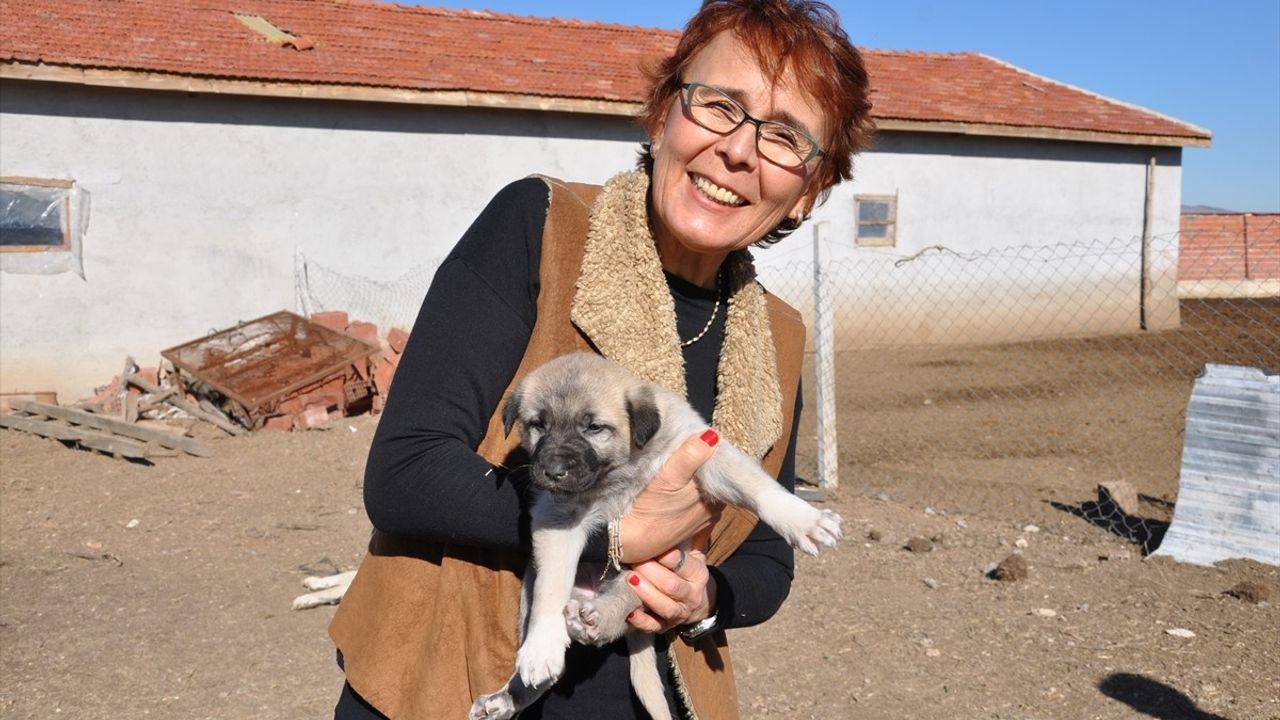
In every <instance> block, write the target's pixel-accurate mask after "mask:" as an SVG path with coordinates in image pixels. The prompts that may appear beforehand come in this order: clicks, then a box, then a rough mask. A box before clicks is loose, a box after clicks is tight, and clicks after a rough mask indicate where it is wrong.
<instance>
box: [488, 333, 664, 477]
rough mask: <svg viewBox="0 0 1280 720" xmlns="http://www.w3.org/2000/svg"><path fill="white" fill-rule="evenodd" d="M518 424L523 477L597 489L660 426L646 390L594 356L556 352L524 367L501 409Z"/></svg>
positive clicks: (510, 423)
mask: <svg viewBox="0 0 1280 720" xmlns="http://www.w3.org/2000/svg"><path fill="white" fill-rule="evenodd" d="M502 420H503V425H504V427H505V428H506V432H507V433H508V434H510V432H511V430H512V429H513V428H515V427H517V426H518V427H519V429H520V442H521V444H522V445H523V446H524V448H525V450H526V451H528V453H529V459H530V468H529V472H530V479H531V480H532V481H533V482H534V484H536V485H537V486H538V487H541V488H543V489H545V490H549V491H551V492H557V493H575V492H582V491H584V490H589V489H595V488H601V489H603V486H604V485H605V484H607V481H608V477H609V473H610V471H611V470H613V469H615V468H617V467H618V466H620V465H623V464H625V463H626V462H627V461H628V460H629V459H630V458H631V455H632V453H633V452H634V451H636V450H639V449H641V448H643V447H644V446H645V444H646V443H648V442H649V440H651V439H652V438H653V436H654V434H656V433H657V432H658V428H659V427H661V423H662V421H661V418H660V417H659V413H658V409H657V405H656V404H655V403H654V396H653V392H652V390H650V389H649V388H648V387H647V386H645V385H643V384H642V383H640V381H638V380H636V379H635V378H634V377H633V376H632V375H631V374H630V373H628V372H627V371H625V370H623V369H622V368H621V367H619V366H618V365H616V364H614V363H612V362H609V361H608V360H605V359H604V358H601V357H599V356H597V355H591V354H588V353H578V354H574V355H566V356H563V357H559V358H556V359H555V360H552V361H551V362H549V363H547V364H545V365H543V366H541V367H539V368H538V369H536V370H534V371H533V372H531V373H529V375H527V376H526V377H525V378H524V379H523V380H522V381H521V382H520V384H519V385H518V386H516V389H515V391H514V392H513V393H512V394H511V397H510V398H509V399H508V400H507V404H506V405H505V406H504V407H503V410H502Z"/></svg>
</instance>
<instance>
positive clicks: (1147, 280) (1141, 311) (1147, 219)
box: [1138, 153, 1156, 330]
mask: <svg viewBox="0 0 1280 720" xmlns="http://www.w3.org/2000/svg"><path fill="white" fill-rule="evenodd" d="M1155 187H1156V155H1155V153H1152V154H1151V158H1150V159H1149V160H1148V161H1147V192H1146V196H1145V198H1144V200H1143V202H1142V250H1141V255H1140V262H1141V264H1142V266H1141V268H1140V269H1139V270H1138V273H1139V278H1138V284H1139V293H1140V294H1139V295H1138V329H1140V330H1147V329H1148V326H1149V325H1150V323H1149V322H1148V320H1149V319H1150V318H1149V316H1150V314H1151V282H1152V281H1151V226H1152V224H1153V223H1154V222H1155V218H1154V217H1153V212H1154V211H1153V210H1152V207H1153V205H1154V203H1155V194H1156V192H1155Z"/></svg>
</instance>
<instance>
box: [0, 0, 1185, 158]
mask: <svg viewBox="0 0 1280 720" xmlns="http://www.w3.org/2000/svg"><path fill="white" fill-rule="evenodd" d="M236 13H241V14H246V15H257V16H260V17H262V18H265V19H266V20H267V21H269V22H270V23H271V24H273V25H275V26H276V27H278V28H280V29H282V30H284V31H287V32H288V33H290V34H291V35H294V36H296V37H297V38H299V39H300V40H305V41H306V43H314V45H313V46H311V47H310V48H309V49H306V51H305V52H301V51H300V48H295V47H288V46H281V45H279V44H275V43H272V42H270V41H268V40H267V39H266V38H264V37H263V36H261V35H259V34H258V33H255V32H254V31H252V30H250V29H249V28H247V27H245V26H244V25H243V24H241V23H240V22H239V21H237V20H236V18H235V14H236ZM677 37H678V33H677V32H675V31H670V30H659V29H653V28H641V27H630V26H623V25H609V24H604V23H596V22H585V21H580V20H561V19H545V18H532V17H520V16H514V15H504V14H499V13H493V12H477V11H470V10H448V9H441V8H428V7H418V6H404V5H396V4H392V3H380V2H362V1H357V0H203V1H202V2H200V3H189V2H173V0H0V63H11V64H12V63H27V64H34V63H44V64H46V65H56V66H70V67H79V68H99V69H109V70H129V71H138V72H150V73H161V74H170V75H189V76H195V77H202V78H212V79H228V80H232V79H235V80H253V81H260V82H275V83H306V84H335V85H361V86H373V87H387V88H396V89H409V90H469V91H479V92H494V93H519V94H524V95H543V96H550V97H562V98H574V99H587V100H609V101H620V102H640V101H642V100H643V97H644V90H645V85H646V80H645V77H644V74H643V73H642V72H641V71H640V68H641V67H642V65H643V64H645V63H649V62H652V61H655V60H657V59H660V58H662V57H664V56H665V55H667V54H669V53H670V52H671V50H672V49H673V48H674V46H675V42H676V39H677ZM306 43H304V44H306ZM864 53H865V57H866V61H867V67H868V71H869V73H870V76H871V81H872V88H873V89H872V101H873V103H874V110H873V115H874V116H875V117H876V118H877V119H880V120H887V119H893V120H907V121H917V122H955V123H981V124H992V125H1009V126H1020V127H1028V128H1055V129H1063V130H1076V131H1085V132H1103V133H1121V134H1135V135H1154V136H1166V137H1172V138H1190V139H1200V140H1205V139H1208V138H1209V137H1210V134H1209V132H1208V131H1206V130H1203V129H1201V128H1198V127H1195V126H1193V125H1190V124H1187V123H1184V122H1181V121H1178V120H1175V119H1173V118H1169V117H1166V116H1163V115H1160V114H1158V113H1155V112H1152V111H1150V110H1145V109H1143V108H1139V107H1135V106H1132V105H1128V104H1125V103H1121V102H1118V101H1115V100H1110V99H1108V98H1104V97H1101V96H1099V95H1096V94H1093V93H1089V92H1087V91H1084V90H1081V89H1078V88H1074V87H1071V86H1069V85H1065V84H1062V83H1058V82H1056V81H1053V80H1050V79H1048V78H1044V77H1041V76H1038V75H1035V74H1033V73H1030V72H1027V71H1025V70H1022V69H1019V68H1016V67H1013V66H1011V65H1008V64H1006V63H1003V62H1000V61H999V60H996V59H994V58H990V57H987V56H985V55H981V54H978V53H924V52H902V51H889V50H864Z"/></svg>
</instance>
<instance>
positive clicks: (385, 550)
mask: <svg viewBox="0 0 1280 720" xmlns="http://www.w3.org/2000/svg"><path fill="white" fill-rule="evenodd" d="M640 175H642V174H640ZM546 182H547V183H548V185H549V187H550V194H551V199H550V206H549V208H548V210H547V218H546V223H545V225H544V229H543V240H542V260H541V266H540V277H541V291H540V294H539V296H538V300H537V320H536V322H535V325H534V328H533V332H532V336H531V338H530V341H529V345H528V348H527V350H526V352H525V355H524V358H523V359H522V361H521V363H520V365H519V369H518V370H517V372H516V375H515V377H513V378H512V379H511V383H510V384H509V385H508V387H507V393H510V391H511V389H512V388H513V387H514V386H515V385H516V384H517V383H518V382H519V381H520V379H521V378H523V377H524V375H525V374H527V373H528V372H529V371H530V370H532V369H533V368H535V367H537V366H539V365H540V364H542V363H544V362H546V361H548V360H550V359H552V358H554V357H556V356H558V355H562V354H564V353H568V352H573V351H578V350H589V351H593V352H600V353H602V354H604V355H605V356H607V357H610V359H613V360H617V361H619V362H622V363H623V364H624V365H627V366H628V367H630V368H631V369H632V371H633V372H636V373H637V374H638V375H640V376H641V377H642V378H645V379H647V380H650V381H651V382H659V383H662V384H665V385H667V386H672V385H675V386H677V388H676V389H677V390H678V391H679V392H680V393H681V394H683V392H684V386H683V366H682V361H681V360H675V361H673V360H672V359H671V356H670V351H669V350H666V349H663V350H661V351H658V352H655V351H653V350H652V347H653V346H655V345H658V344H660V342H661V341H664V340H669V339H670V338H674V337H675V336H674V332H675V326H674V306H673V305H671V299H670V294H669V292H668V291H667V290H666V286H665V281H663V279H662V275H661V270H660V267H657V268H656V271H657V274H656V276H654V275H653V273H652V272H647V273H646V272H637V271H636V268H635V267H634V266H632V265H628V264H627V263H635V262H639V263H643V264H645V265H646V266H647V265H650V264H653V263H655V262H656V251H654V252H653V254H652V257H649V251H648V249H645V248H644V247H643V245H644V239H643V238H641V239H640V240H639V241H637V242H628V243H625V244H626V245H628V246H629V245H639V246H641V247H640V250H639V252H640V253H641V254H643V255H644V257H642V258H639V259H636V258H632V257H627V256H625V254H626V252H632V250H634V248H633V249H632V250H626V251H625V252H624V253H623V254H622V255H619V253H618V252H617V251H616V250H617V247H618V244H617V243H616V242H615V240H616V238H615V237H614V236H615V235H617V231H618V228H619V227H621V226H624V225H625V226H626V227H629V228H635V227H644V228H646V229H645V233H647V221H646V219H645V218H644V217H642V216H637V214H638V213H640V212H642V211H641V209H640V207H642V206H643V203H644V195H645V193H646V191H647V178H644V177H642V176H638V174H637V173H626V174H624V175H622V176H619V178H615V179H614V180H611V181H610V184H609V185H608V186H606V188H605V189H604V193H602V192H601V190H602V189H601V188H600V187H598V186H590V185H580V184H570V183H563V182H560V181H558V180H553V179H546ZM602 195H603V196H604V197H601V196H602ZM624 195H625V196H627V197H624ZM598 198H599V199H600V200H601V201H600V202H596V201H597V199H598ZM610 198H612V199H610ZM605 201H608V202H605ZM593 202H594V203H595V206H596V207H595V208H594V209H593ZM610 205H611V206H612V208H611V207H610ZM638 206H639V207H638ZM618 213H621V215H618ZM637 223H638V224H639V225H637ZM611 247H612V248H613V249H610V248H611ZM649 247H650V248H651V247H652V244H651V242H650V245H649ZM735 255H737V254H735ZM743 255H745V253H743ZM731 257H733V256H731ZM738 267H739V270H737V271H734V272H736V276H733V274H732V273H727V275H730V276H731V277H730V280H729V282H730V287H729V292H730V301H729V311H728V318H727V320H726V323H727V326H726V338H725V345H724V347H723V348H722V354H721V361H720V364H721V368H720V370H719V371H718V375H719V386H720V388H721V392H720V397H718V399H717V407H716V413H715V420H714V421H713V425H715V427H716V428H717V429H718V430H720V432H721V434H722V435H724V436H725V437H727V438H728V439H730V440H731V441H733V442H734V443H735V444H737V445H738V446H739V447H740V448H742V449H743V450H744V451H747V452H749V453H750V452H754V453H755V454H756V455H757V456H758V457H762V458H763V459H762V462H763V464H764V466H765V468H766V469H767V470H768V471H769V472H770V474H772V475H775V476H776V475H777V473H778V470H779V468H780V466H781V463H782V459H783V456H784V455H785V453H786V449H787V447H786V445H787V441H788V439H789V438H790V435H791V424H792V422H793V420H794V418H793V417H792V414H793V409H794V405H793V400H794V398H795V393H796V389H797V384H798V382H799V378H800V371H801V364H802V360H803V353H804V341H805V334H804V333H805V331H804V325H803V323H802V321H801V319H800V317H799V315H798V314H797V313H796V312H795V310H793V309H792V308H790V307H788V306H787V305H786V304H785V303H783V302H782V301H780V300H778V299H776V298H775V297H773V296H771V295H767V294H766V293H764V292H763V291H762V289H761V288H760V286H759V285H758V284H757V283H755V282H754V279H753V274H752V273H751V271H750V260H749V256H746V260H745V265H744V264H742V263H739V266H738ZM632 275H647V276H648V277H647V279H646V280H645V282H642V283H639V285H638V286H636V287H628V286H627V285H626V281H623V282H622V283H621V285H620V284H619V280H618V278H619V277H630V276H632ZM654 277H656V282H660V283H662V285H661V287H660V288H658V286H656V285H654V282H655V281H654ZM735 277H736V279H735ZM606 278H607V279H608V281H607V282H600V281H601V280H604V279H606ZM602 286H603V287H602ZM735 290H740V291H741V292H740V293H739V292H735ZM653 293H656V294H655V295H653V297H650V294H653ZM663 298H665V304H664V302H663V301H662V299H663ZM637 300H639V301H640V303H639V307H641V310H640V313H639V314H640V315H642V316H643V315H649V316H650V317H631V316H630V315H633V314H635V312H636V307H637ZM735 303H736V305H735ZM650 307H656V308H657V309H656V310H655V311H653V312H649V310H648V308H650ZM668 310H669V314H670V318H669V325H670V327H669V328H668V327H667V325H668V319H667V317H666V316H667V314H668ZM619 314H623V315H626V316H627V317H624V318H622V320H623V321H624V322H619V318H617V317H616V316H617V315H619ZM649 326H652V327H649ZM735 327H736V328H738V330H736V331H735V330H734V328H735ZM624 330H625V331H626V332H625V333H624V332H623V331H624ZM668 335H669V336H670V338H669V337H668ZM751 335H754V337H750V336H751ZM635 338H640V339H641V341H642V342H637V341H636V340H635ZM670 348H673V349H674V350H675V353H676V354H677V355H678V353H679V350H678V340H677V341H676V342H674V343H670ZM664 353H665V355H664ZM730 357H733V358H741V360H740V361H738V360H735V361H733V362H730V361H729V360H728V359H729V358H730ZM673 362H675V363H676V365H675V367H674V370H673V369H672V363H673ZM676 372H678V373H679V376H678V377H677V376H676V375H675V373H676ZM726 390H727V392H726ZM504 397H505V395H504ZM761 398H764V399H765V404H766V405H767V406H762V405H761V403H760V399H761ZM722 415H723V416H724V417H725V418H726V420H725V423H724V424H725V425H726V427H721V416H722ZM500 416H501V404H500V405H499V407H498V408H495V410H494V412H493V415H492V417H491V418H490V420H489V427H488V431H487V432H486V434H485V436H484V439H483V441H482V442H481V443H480V446H479V447H478V448H477V450H476V452H477V453H479V454H480V455H481V456H483V457H484V458H485V459H486V460H488V461H489V462H490V463H492V464H494V465H500V464H504V462H505V461H506V459H507V457H508V456H509V455H510V454H511V453H512V452H513V451H514V450H516V448H517V438H516V437H515V435H514V434H513V435H512V436H511V437H506V436H505V435H504V433H503V428H502V421H501V417H500ZM760 428H764V430H763V431H761V430H760ZM755 521H756V518H755V517H754V516H753V515H752V514H751V513H749V512H747V511H744V510H740V509H736V508H726V509H725V512H724V513H723V515H722V517H721V519H720V521H719V522H718V523H717V524H716V527H715V529H714V531H713V534H712V544H711V549H710V552H709V558H708V560H709V562H711V563H712V564H715V563H719V562H721V561H723V560H724V559H725V558H726V557H728V556H729V555H730V554H731V553H732V552H733V551H734V550H735V549H737V547H738V546H739V545H740V544H741V542H742V541H743V540H744V539H745V538H746V536H747V534H748V533H749V532H750V531H751V528H752V527H754V525H755ZM526 560H527V557H526V556H525V555H522V554H519V553H513V552H508V551H499V550H489V549H481V548H474V547H463V546H455V545H447V544H440V543H428V542H422V541H417V540H413V539H409V538H402V537H393V536H390V535H388V534H386V533H382V532H380V531H378V530H376V529H375V530H374V532H373V536H372V539H371V540H370V542H369V550H368V553H367V555H366V556H365V558H364V560H363V561H362V562H361V564H360V568H359V572H358V573H357V574H356V578H355V580H354V582H352V584H351V587H350V589H349V590H348V591H347V593H346V596H345V597H344V598H343V600H342V603H341V605H340V606H339V608H338V611H337V613H336V615H335V616H334V619H333V622H332V624H331V625H330V627H329V634H330V636H331V637H332V638H333V641H334V642H335V644H336V645H337V647H338V649H339V650H340V651H341V652H342V655H343V660H344V667H345V671H346V675H347V680H348V682H350V683H351V686H352V687H353V688H354V689H355V690H356V692H358V693H359V694H360V695H361V696H362V697H364V698H365V699H366V700H367V701H369V702H370V703H371V704H372V705H373V706H374V707H376V708H378V709H379V710H380V711H381V712H382V713H384V714H386V715H387V716H388V717H390V718H393V719H395V720H401V719H402V718H404V719H422V720H434V719H435V718H445V719H450V718H457V719H458V720H461V719H462V718H465V717H466V715H467V710H468V709H469V708H470V706H471V703H472V701H473V699H474V698H475V697H477V696H478V695H481V694H483V693H488V692H493V691H495V690H498V689H499V688H501V687H503V685H504V684H505V683H506V681H507V679H508V678H509V677H510V675H511V672H512V669H513V668H514V667H515V654H516V637H517V629H516V625H517V619H518V614H519V595H520V592H519V590H520V575H521V572H522V571H523V568H524V565H525V562H526ZM670 647H671V657H672V661H673V664H674V665H675V670H676V673H675V675H676V677H677V683H678V685H679V688H678V691H679V693H680V694H681V696H682V697H683V698H684V700H685V703H686V705H688V706H689V707H691V708H692V711H693V714H694V717H696V718H698V720H736V718H737V717H738V698H737V693H736V690H735V688H734V681H733V668H732V663H731V661H730V657H729V652H728V647H727V645H726V641H725V636H724V633H723V632H720V633H716V634H715V635H713V636H710V637H707V638H704V639H703V640H701V641H700V642H699V643H697V644H696V645H694V646H690V645H688V644H687V643H685V642H684V641H683V640H681V639H679V637H678V636H676V635H675V634H674V633H672V635H671V639H670Z"/></svg>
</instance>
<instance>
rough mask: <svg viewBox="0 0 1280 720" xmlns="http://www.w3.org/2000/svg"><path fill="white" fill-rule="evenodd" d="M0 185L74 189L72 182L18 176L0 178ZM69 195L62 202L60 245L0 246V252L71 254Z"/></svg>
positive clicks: (73, 182) (70, 199) (70, 198)
mask: <svg viewBox="0 0 1280 720" xmlns="http://www.w3.org/2000/svg"><path fill="white" fill-rule="evenodd" d="M0 185H31V186H34V187H48V188H58V189H61V190H72V189H73V188H75V181H74V180H54V179H50V178H35V177H20V176H4V177H0ZM71 202H72V197H71V194H70V193H68V194H67V196H66V198H64V199H63V202H62V243H61V244H59V245H0V252H4V253H40V252H71V250H72V247H71V235H72V228H71Z"/></svg>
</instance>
